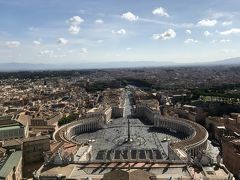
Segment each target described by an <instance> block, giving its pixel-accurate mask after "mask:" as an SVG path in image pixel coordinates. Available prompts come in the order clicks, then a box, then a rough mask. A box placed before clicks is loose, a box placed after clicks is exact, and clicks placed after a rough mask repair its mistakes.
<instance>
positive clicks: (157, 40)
mask: <svg viewBox="0 0 240 180" xmlns="http://www.w3.org/2000/svg"><path fill="white" fill-rule="evenodd" d="M239 48H240V1H239V0H201V1H198V0H21V1H20V0H0V63H1V62H27V63H82V62H112V61H174V62H202V61H214V60H220V59H225V58H230V57H239V56H240V51H239Z"/></svg>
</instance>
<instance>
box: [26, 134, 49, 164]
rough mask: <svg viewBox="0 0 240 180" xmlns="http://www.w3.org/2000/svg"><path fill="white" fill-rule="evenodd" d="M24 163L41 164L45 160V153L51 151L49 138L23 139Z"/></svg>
mask: <svg viewBox="0 0 240 180" xmlns="http://www.w3.org/2000/svg"><path fill="white" fill-rule="evenodd" d="M22 141H23V161H24V163H32V162H41V161H43V160H44V154H43V153H44V152H47V151H49V150H50V139H49V137H47V136H36V137H30V138H26V139H23V140H22Z"/></svg>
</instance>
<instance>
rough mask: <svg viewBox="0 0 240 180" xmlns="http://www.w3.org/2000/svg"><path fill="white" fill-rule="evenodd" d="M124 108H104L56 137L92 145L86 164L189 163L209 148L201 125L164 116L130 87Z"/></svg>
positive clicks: (122, 106)
mask: <svg viewBox="0 0 240 180" xmlns="http://www.w3.org/2000/svg"><path fill="white" fill-rule="evenodd" d="M122 99H123V103H122V105H121V106H108V107H102V108H101V109H100V110H97V111H94V110H93V111H92V112H89V113H87V116H86V117H84V118H81V119H80V120H78V121H75V122H73V123H70V124H68V125H66V126H63V127H62V128H61V129H59V130H58V131H57V133H55V135H54V138H55V139H57V140H62V141H66V142H71V143H75V144H79V145H82V146H83V145H89V147H90V150H89V151H88V154H87V158H86V161H91V162H163V161H176V162H177V161H187V160H188V159H189V158H190V157H192V158H193V157H196V156H198V155H199V154H201V153H202V152H204V150H206V148H207V138H208V132H207V131H206V129H205V128H204V127H202V126H201V125H199V124H197V123H195V122H192V121H189V120H186V119H182V118H178V117H172V116H171V117H167V116H163V115H161V113H160V111H159V109H158V108H154V107H151V106H149V104H147V103H143V102H144V101H141V100H140V98H139V96H138V94H137V93H136V92H135V91H134V90H133V89H132V88H127V89H126V90H125V91H124V93H123V97H122Z"/></svg>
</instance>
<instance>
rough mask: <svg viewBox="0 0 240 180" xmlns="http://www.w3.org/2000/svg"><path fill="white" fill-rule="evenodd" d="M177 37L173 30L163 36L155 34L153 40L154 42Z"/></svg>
mask: <svg viewBox="0 0 240 180" xmlns="http://www.w3.org/2000/svg"><path fill="white" fill-rule="evenodd" d="M175 37H176V32H175V31H174V30H173V29H168V30H167V31H165V32H164V33H162V34H153V36H152V38H153V39H154V40H167V39H172V38H175Z"/></svg>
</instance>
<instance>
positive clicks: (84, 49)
mask: <svg viewBox="0 0 240 180" xmlns="http://www.w3.org/2000/svg"><path fill="white" fill-rule="evenodd" d="M80 53H81V54H87V53H88V50H87V49H86V48H81V49H80Z"/></svg>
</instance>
